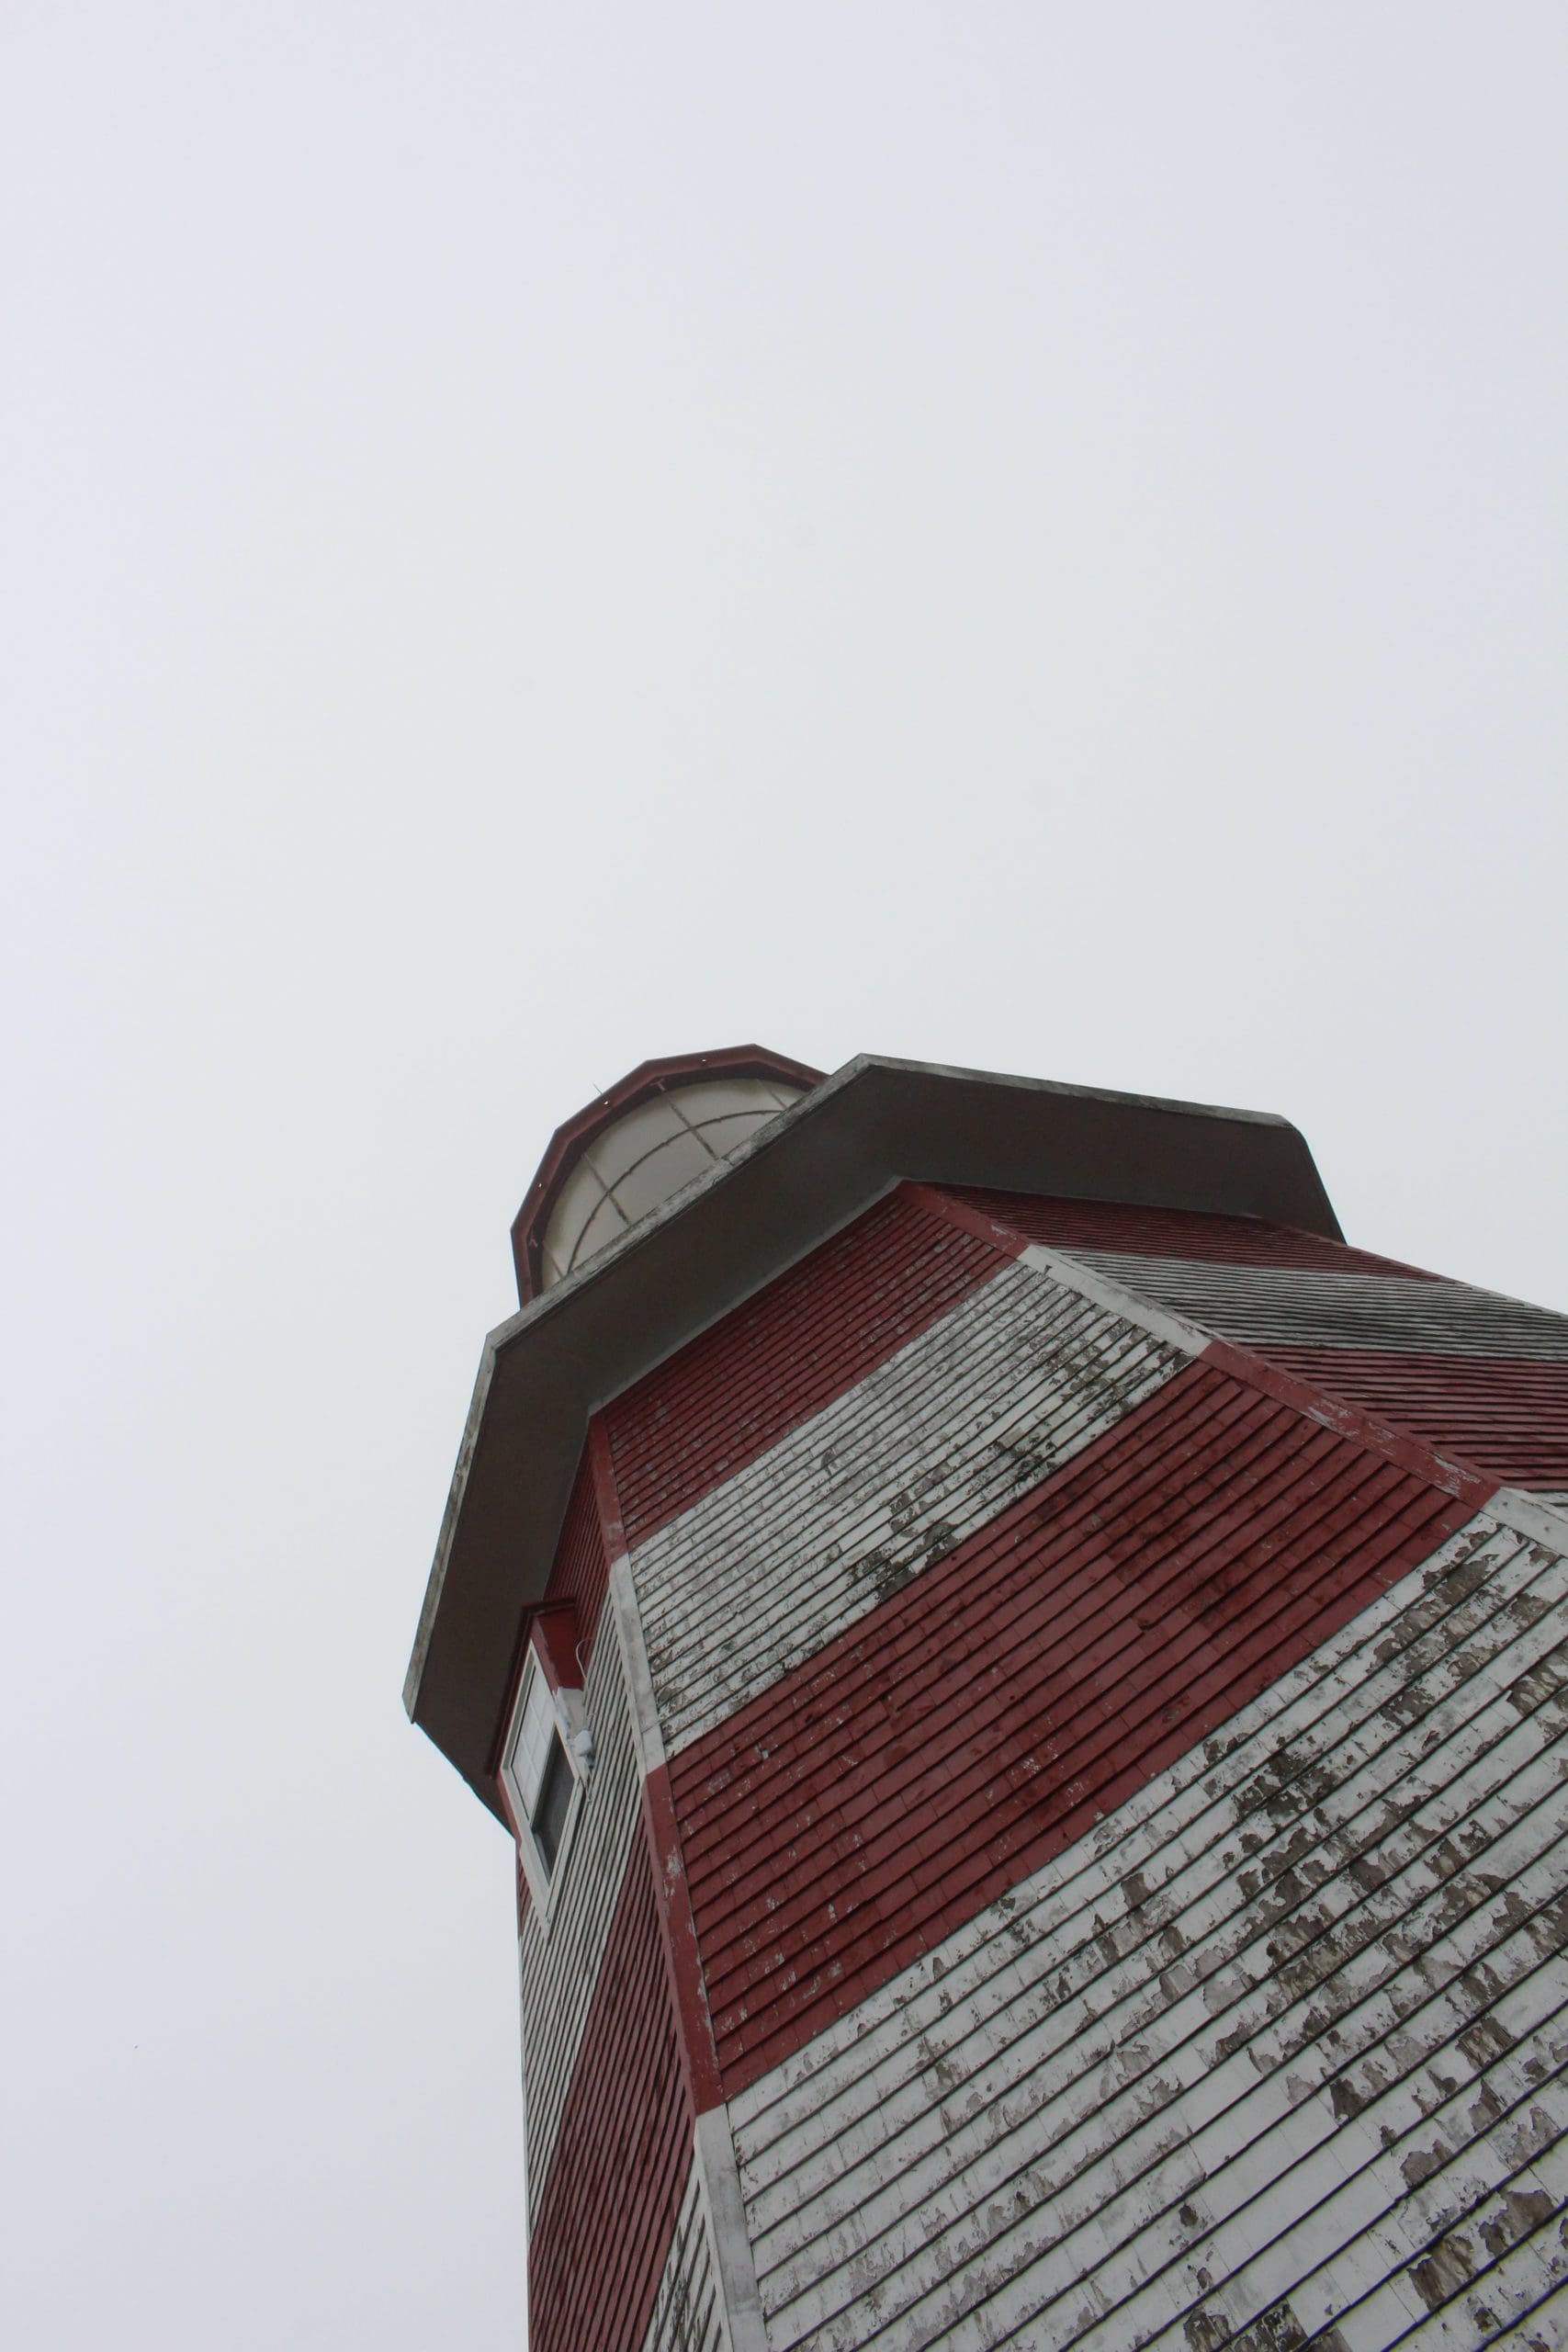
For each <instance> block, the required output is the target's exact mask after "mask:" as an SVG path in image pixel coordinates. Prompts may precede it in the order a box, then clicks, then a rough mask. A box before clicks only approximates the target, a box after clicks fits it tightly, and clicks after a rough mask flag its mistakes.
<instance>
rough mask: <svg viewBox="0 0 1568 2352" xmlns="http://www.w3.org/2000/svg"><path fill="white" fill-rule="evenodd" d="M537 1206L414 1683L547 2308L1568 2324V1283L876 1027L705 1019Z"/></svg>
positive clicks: (1145, 2334)
mask: <svg viewBox="0 0 1568 2352" xmlns="http://www.w3.org/2000/svg"><path fill="white" fill-rule="evenodd" d="M513 1244H514V1250H515V1255H516V1263H517V1275H518V1283H519V1287H520V1291H521V1295H522V1301H523V1304H522V1309H521V1312H520V1313H519V1314H517V1315H516V1316H514V1317H513V1318H512V1319H511V1320H510V1321H509V1322H506V1323H504V1324H502V1326H501V1327H500V1329H497V1330H496V1331H494V1332H492V1333H491V1337H490V1339H489V1340H488V1341H487V1343H486V1347H485V1351H484V1356H483V1361H482V1363H481V1366H480V1371H479V1384H478V1386H477V1389H476V1391H475V1396H474V1401H473V1407H472V1410H471V1413H470V1416H469V1419H468V1429H467V1431H466V1434H465V1436H464V1440H463V1445H462V1451H461V1453H460V1455H459V1459H458V1464H457V1474H456V1476H455V1479H454V1482H453V1487H452V1493H451V1498H450V1501H449V1503H448V1507H447V1510H446V1521H445V1523H444V1526H443V1529H442V1533H441V1539H440V1545H439V1549H438V1552H437V1555H436V1560H435V1566H434V1571H433V1574H432V1577H431V1583H430V1590H429V1594H428V1597H427V1600H426V1603H425V1609H424V1613H423V1619H422V1622H421V1625H420V1630H419V1636H418V1641H417V1644H416V1646H415V1651H414V1657H413V1662H412V1667H411V1669H410V1675H409V1683H408V1693H407V1695H408V1703H409V1709H410V1713H412V1716H413V1719H414V1720H415V1722H417V1723H418V1724H421V1725H422V1726H423V1729H424V1730H425V1731H426V1732H428V1734H429V1735H430V1736H431V1737H432V1739H434V1741H435V1743H436V1745H437V1746H438V1747H440V1748H441V1749H442V1750H443V1751H444V1753H445V1754H446V1756H447V1757H448V1758H450V1760H451V1761H452V1763H454V1764H455V1765H456V1766H457V1770H459V1771H460V1772H462V1773H463V1774H464V1775H465V1777H466V1778H467V1779H468V1781H469V1782H470V1784H471V1785H472V1787H473V1789H474V1791H475V1792H476V1794H477V1795H478V1796H479V1800H480V1801H481V1803H483V1804H486V1805H488V1806H489V1807H490V1808H491V1811H492V1812H493V1813H494V1814H495V1815H496V1816H497V1817H498V1820H500V1821H501V1822H502V1823H503V1824H504V1826H505V1827H506V1829H507V1831H508V1832H509V1833H510V1835H511V1837H512V1838H513V1843H514V1846H515V1851H516V1865H517V1909H518V1937H519V1947H520V1956H521V1975H522V2009H523V2068H524V2089H525V2127H526V2140H527V2160H528V2235H529V2311H530V2337H531V2343H532V2346H533V2352H643V2348H644V2347H648V2352H654V2347H659V2352H666V2347H669V2352H673V2347H677V2346H679V2347H682V2352H719V2347H728V2352H791V2347H806V2346H812V2347H818V2346H821V2347H834V2348H836V2347H843V2348H844V2352H848V2347H851V2346H877V2347H879V2352H915V2347H923V2346H953V2347H958V2352H982V2347H991V2346H1000V2345H1010V2346H1021V2347H1028V2352H1047V2348H1048V2352H1055V2347H1066V2346H1074V2347H1077V2352H1133V2347H1134V2346H1154V2345H1158V2346H1170V2347H1180V2348H1181V2352H1207V2348H1208V2347H1211V2346H1222V2345H1225V2346H1236V2347H1239V2352H1289V2347H1293V2346H1308V2345H1310V2346H1324V2347H1335V2352H1372V2348H1373V2347H1377V2352H1382V2347H1389V2346H1395V2345H1398V2346H1420V2347H1434V2348H1435V2347H1437V2346H1449V2347H1452V2346H1463V2347H1477V2348H1478V2347H1480V2346H1489V2345H1493V2344H1502V2345H1507V2346H1517V2347H1520V2348H1521V2352H1526V2348H1527V2347H1528V2352H1551V2347H1555V2346H1559V2345H1561V2344H1562V2343H1564V2342H1568V2245H1565V2238H1568V2229H1565V2225H1564V2219H1563V2209H1564V2192H1565V2185H1568V2088H1565V2087H1564V2084H1563V2079H1562V2070H1563V2061H1564V2056H1565V2054H1568V1966H1565V1964H1564V1959H1563V1944H1564V1938H1565V1935H1568V1893H1565V1889H1568V1837H1565V1834H1564V1833H1565V1831H1568V1799H1565V1794H1564V1791H1565V1788H1568V1743H1565V1740H1564V1733H1565V1731H1568V1699H1565V1691H1568V1643H1565V1639H1564V1636H1565V1634H1568V1617H1565V1610H1564V1601H1565V1595H1568V1518H1565V1517H1564V1516H1563V1515H1562V1506H1563V1505H1564V1504H1565V1502H1568V1318H1564V1317H1559V1316H1556V1315H1552V1314H1549V1313H1546V1312H1545V1311H1543V1310H1542V1309H1540V1308H1538V1307H1534V1306H1525V1305H1521V1304H1519V1303H1518V1302H1517V1301H1515V1300H1512V1299H1507V1298H1502V1297H1498V1296H1495V1295H1492V1294H1490V1293H1487V1292H1483V1291H1478V1290H1475V1289H1472V1288H1470V1287H1468V1286H1467V1285H1465V1284H1464V1283H1458V1282H1452V1281H1448V1280H1444V1279H1441V1278H1439V1277H1437V1276H1435V1275H1432V1274H1429V1273H1425V1272H1420V1271H1419V1270H1417V1269H1416V1268H1415V1267H1412V1266H1408V1265H1404V1264H1400V1263H1398V1262H1396V1261H1392V1260H1390V1259H1387V1258H1383V1257H1375V1256H1371V1255H1369V1254H1368V1253H1367V1252H1366V1251H1364V1250H1357V1249H1351V1248H1348V1246H1347V1245H1346V1244H1345V1242H1344V1240H1343V1239H1342V1238H1341V1236H1340V1232H1339V1227H1338V1226H1337V1222H1336V1220H1335V1216H1334V1213H1333V1211H1332V1209H1331V1208H1330V1206H1329V1204H1328V1201H1327V1199H1326V1197H1325V1193H1324V1191H1323V1187H1322V1185H1321V1183H1320V1182H1319V1180H1318V1177H1317V1174H1316V1171H1315V1170H1314V1165H1313V1161H1312V1158H1311V1155H1310V1153H1309V1151H1308V1150H1307V1148H1306V1145H1305V1144H1304V1142H1303V1139H1302V1137H1301V1136H1300V1135H1299V1134H1298V1133H1297V1132H1296V1130H1295V1129H1294V1128H1293V1127H1292V1126H1290V1125H1288V1124H1286V1123H1285V1122H1284V1121H1282V1120H1280V1119H1276V1118H1271V1117H1264V1116H1260V1115H1258V1114H1255V1113H1249V1112H1239V1111H1224V1110H1214V1109H1210V1108H1205V1107H1201V1106H1198V1105H1194V1104H1190V1103H1167V1102H1157V1101H1151V1100H1148V1099H1145V1098H1142V1097H1133V1096H1127V1095H1118V1094H1112V1093H1106V1092H1099V1091H1091V1090H1086V1089H1079V1088H1072V1087H1065V1086H1055V1085H1047V1084H1043V1083H1040V1082H1036V1081H1032V1080H1021V1079H1012V1078H999V1077H990V1076H985V1075H982V1074H978V1073H976V1072H973V1071H966V1070H954V1069H931V1068H927V1067H924V1066H921V1065H918V1064H913V1063H908V1062H897V1061H889V1060H885V1059H881V1058H878V1057H872V1056H863V1057H860V1058H858V1059H856V1060H855V1061H852V1062H851V1063H849V1064H848V1065H847V1066H846V1067H845V1068H844V1069H840V1070H839V1071H837V1072H836V1073H835V1074H834V1075H833V1076H832V1077H830V1078H823V1077H821V1076H820V1075H819V1074H818V1072H816V1071H814V1070H810V1069H805V1068H803V1067H802V1066H800V1065H799V1064H796V1063H794V1062H791V1061H788V1060H786V1059H784V1057H781V1056H778V1055H775V1054H771V1053H767V1052H764V1051H762V1050H761V1049H759V1048H756V1047H750V1046H748V1047H741V1048H738V1049H735V1050H732V1051H729V1052H725V1053H712V1054H706V1055H694V1056H688V1057H683V1058H679V1059H676V1060H671V1061H663V1062H648V1063H644V1064H643V1065H642V1067H641V1068H640V1069H637V1070H634V1071H633V1072H632V1073H631V1075H630V1076H629V1077H628V1078H626V1079H625V1080H623V1081H622V1082H621V1083H620V1084H619V1085H618V1086H616V1087H615V1088H613V1089H612V1090H611V1091H610V1092H609V1093H608V1094H605V1095H603V1096H601V1097H600V1098H599V1099H598V1100H596V1101H595V1102H593V1103H591V1104H590V1105H589V1106H588V1107H587V1109H586V1110H584V1111H582V1112H581V1113H580V1114H579V1115H578V1116H577V1117H576V1118H574V1119H571V1120H570V1121H569V1122H568V1123H567V1124H566V1125H564V1126H562V1127H561V1128H560V1129H559V1130H558V1133H557V1135H556V1136H555V1138H554V1140H553V1142H552V1143H551V1146H550V1148H549V1150H548V1152H547V1154H546V1157H545V1160H544V1163H543V1165H542V1166H541V1168H540V1170H539V1171H538V1174H537V1175H536V1178H535V1180H534V1182H533V1184H532V1186H531V1187H530V1189H529V1192H528V1194H527V1197H526V1199H525V1203H524V1205H523V1208H522V1211H521V1212H520V1214H519V1216H518V1220H517V1223H516V1226H515V1227H514V1228H513Z"/></svg>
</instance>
